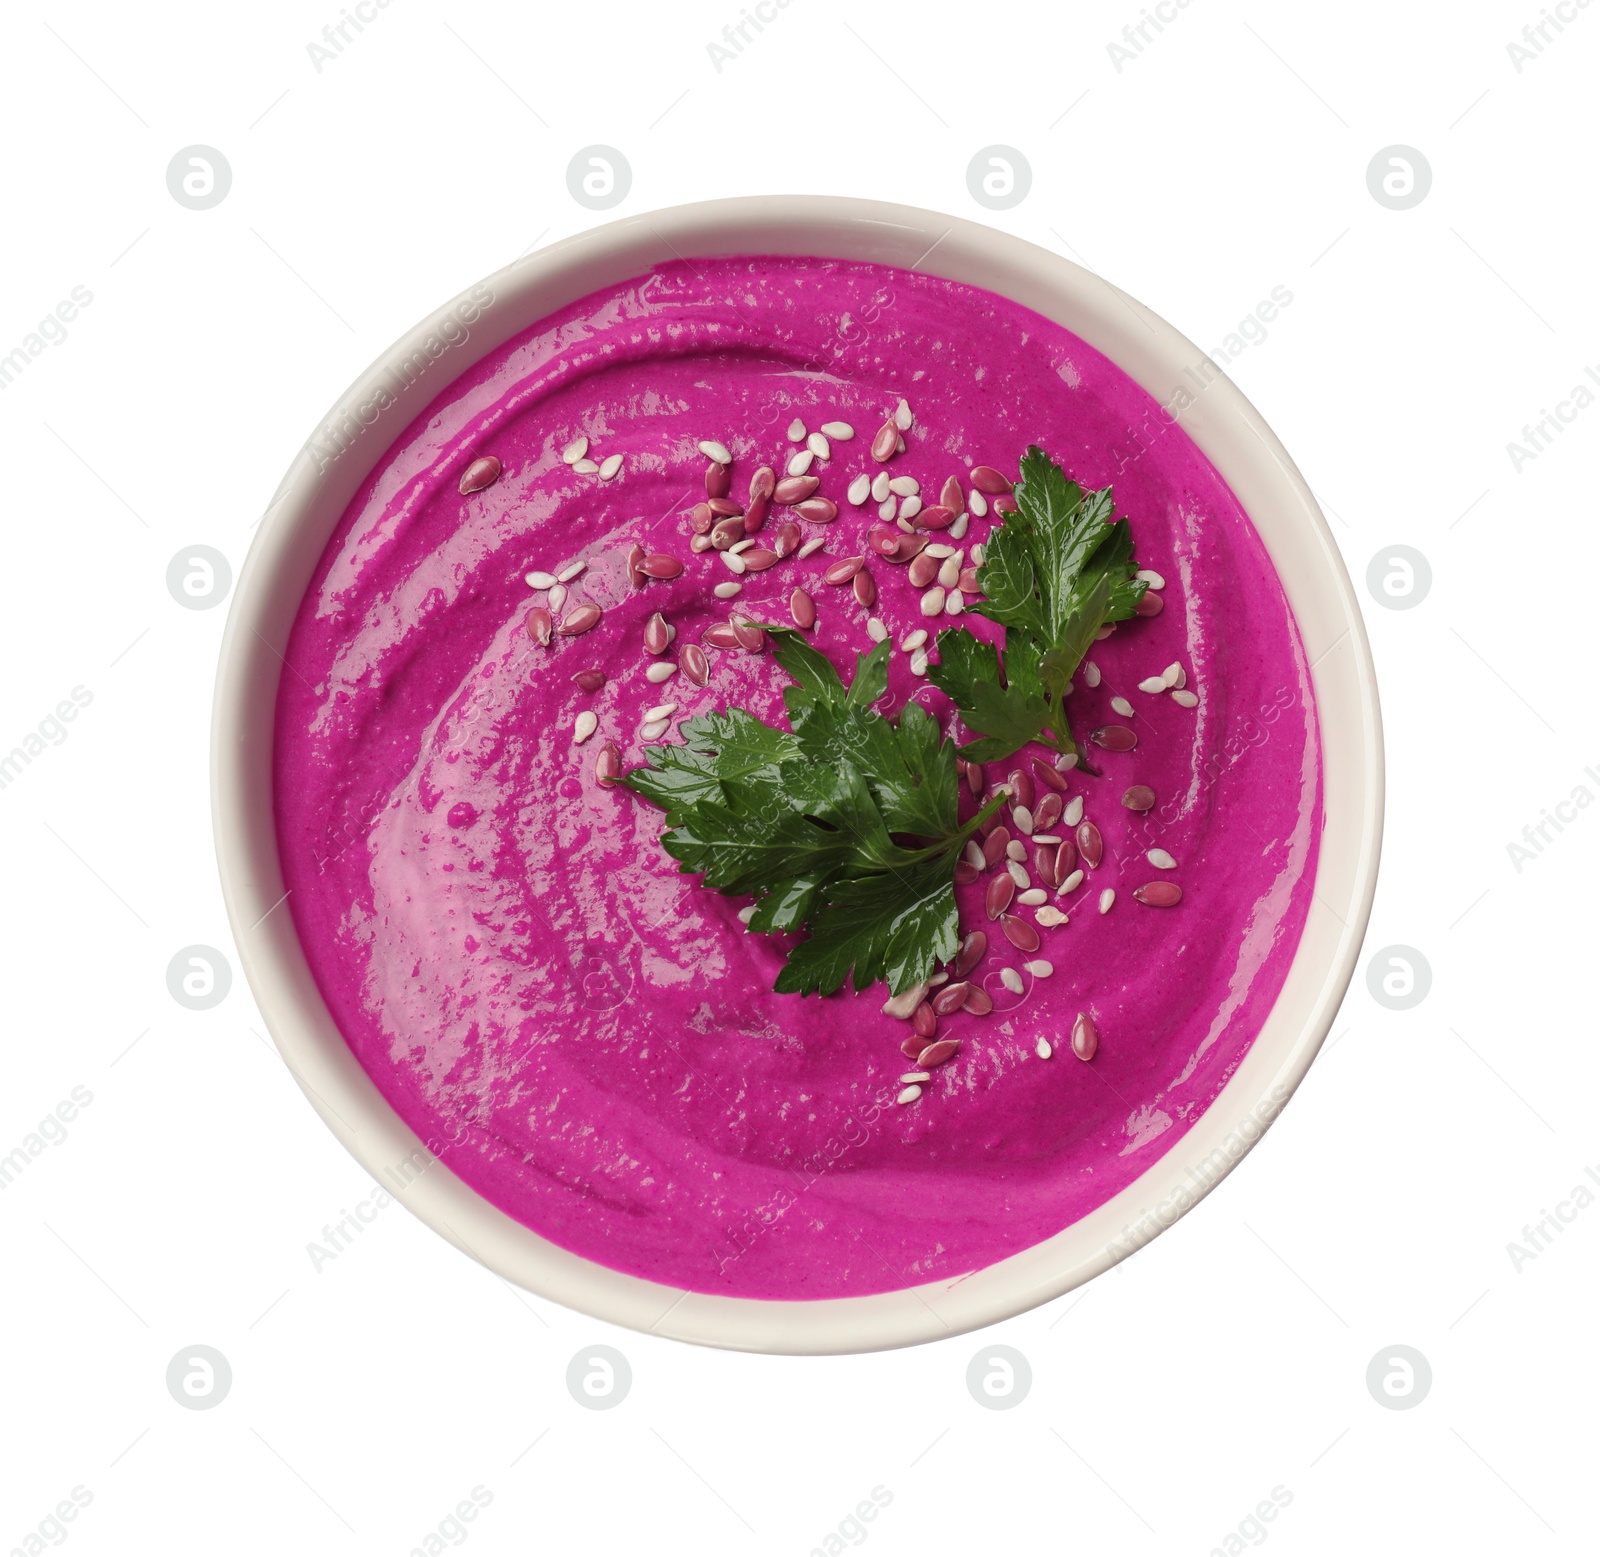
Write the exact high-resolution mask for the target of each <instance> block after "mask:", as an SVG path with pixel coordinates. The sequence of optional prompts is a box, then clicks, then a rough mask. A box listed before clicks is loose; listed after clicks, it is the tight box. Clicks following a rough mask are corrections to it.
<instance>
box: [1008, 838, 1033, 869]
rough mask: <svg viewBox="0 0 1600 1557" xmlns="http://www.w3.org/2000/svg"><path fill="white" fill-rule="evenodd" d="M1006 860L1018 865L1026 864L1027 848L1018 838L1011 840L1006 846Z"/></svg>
mask: <svg viewBox="0 0 1600 1557" xmlns="http://www.w3.org/2000/svg"><path fill="white" fill-rule="evenodd" d="M1006 858H1007V859H1008V860H1015V861H1016V862H1017V864H1019V865H1024V864H1026V863H1027V860H1028V846H1027V845H1026V844H1025V843H1024V842H1023V841H1022V840H1021V839H1020V838H1013V839H1012V840H1011V842H1010V843H1008V844H1007V845H1006Z"/></svg>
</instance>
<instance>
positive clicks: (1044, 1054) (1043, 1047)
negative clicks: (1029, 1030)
mask: <svg viewBox="0 0 1600 1557" xmlns="http://www.w3.org/2000/svg"><path fill="white" fill-rule="evenodd" d="M1033 1052H1034V1053H1035V1054H1037V1055H1038V1056H1039V1058H1040V1059H1041V1060H1047V1059H1049V1058H1050V1056H1051V1055H1052V1054H1053V1053H1055V1050H1053V1049H1052V1048H1051V1047H1050V1040H1049V1039H1048V1038H1041V1039H1040V1040H1039V1041H1038V1043H1036V1044H1035V1045H1034V1046H1033Z"/></svg>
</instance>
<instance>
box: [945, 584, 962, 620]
mask: <svg viewBox="0 0 1600 1557" xmlns="http://www.w3.org/2000/svg"><path fill="white" fill-rule="evenodd" d="M966 609H967V597H966V596H965V595H963V594H962V593H961V591H960V590H959V589H952V590H951V591H950V593H949V594H948V595H946V596H945V597H944V614H945V615H946V616H960V615H961V613H962V612H963V611H965V610H966Z"/></svg>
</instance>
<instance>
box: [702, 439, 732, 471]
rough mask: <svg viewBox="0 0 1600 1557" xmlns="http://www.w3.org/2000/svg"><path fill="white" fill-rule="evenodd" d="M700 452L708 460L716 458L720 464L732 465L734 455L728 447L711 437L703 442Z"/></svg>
mask: <svg viewBox="0 0 1600 1557" xmlns="http://www.w3.org/2000/svg"><path fill="white" fill-rule="evenodd" d="M700 452H701V453H702V454H703V455H705V457H706V458H707V459H708V460H715V461H716V462H717V463H718V464H719V465H731V464H732V463H733V456H732V455H731V454H730V453H728V451H727V449H726V448H725V447H724V446H723V445H722V444H720V443H717V442H716V441H715V440H713V439H711V438H707V439H706V440H705V441H704V442H703V443H701V445H700Z"/></svg>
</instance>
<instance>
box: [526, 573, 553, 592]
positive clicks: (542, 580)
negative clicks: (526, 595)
mask: <svg viewBox="0 0 1600 1557" xmlns="http://www.w3.org/2000/svg"><path fill="white" fill-rule="evenodd" d="M526 581H527V585H528V588H529V589H553V588H554V587H555V582H556V576H555V574H554V573H529V574H527V575H526Z"/></svg>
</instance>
